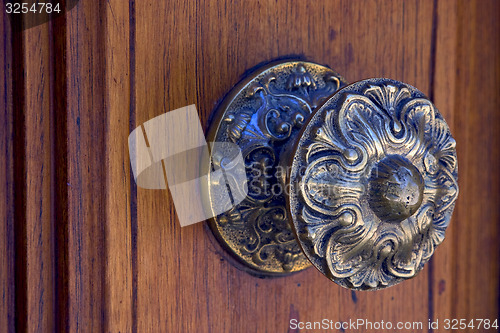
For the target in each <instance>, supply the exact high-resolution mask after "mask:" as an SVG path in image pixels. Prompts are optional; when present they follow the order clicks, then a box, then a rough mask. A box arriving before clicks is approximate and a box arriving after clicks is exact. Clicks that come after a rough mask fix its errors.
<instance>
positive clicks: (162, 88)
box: [0, 0, 500, 332]
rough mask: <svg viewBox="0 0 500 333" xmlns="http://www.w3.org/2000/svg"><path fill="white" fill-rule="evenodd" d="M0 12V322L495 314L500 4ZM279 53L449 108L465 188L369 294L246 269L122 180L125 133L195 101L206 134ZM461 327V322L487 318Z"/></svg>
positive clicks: (114, 6) (106, 323)
mask: <svg viewBox="0 0 500 333" xmlns="http://www.w3.org/2000/svg"><path fill="white" fill-rule="evenodd" d="M1 16H2V21H1V23H0V29H1V30H2V33H1V34H0V36H1V37H0V38H2V40H1V45H2V48H1V50H2V51H1V52H0V54H1V56H0V69H1V70H2V75H1V80H0V97H1V99H0V105H1V112H0V127H1V130H0V150H1V151H2V153H1V155H0V156H1V157H0V198H1V200H0V219H1V221H2V223H1V224H0V295H1V297H0V331H1V332H10V331H15V330H17V331H30V332H32V331H39V332H50V331H54V330H56V331H69V332H80V331H81V332H98V331H106V332H296V331H299V330H298V329H294V328H293V327H291V326H290V320H291V319H298V320H300V321H303V322H307V321H310V322H312V321H321V320H323V319H328V320H332V321H334V322H349V320H357V319H365V320H369V321H372V322H380V321H382V320H383V321H384V322H392V323H394V325H396V323H397V322H422V323H423V328H422V329H418V328H414V329H410V330H408V331H414V332H415V331H426V332H427V331H436V332H437V331H443V324H444V321H445V319H466V320H467V323H469V321H470V320H471V319H488V320H491V321H492V322H493V320H495V319H497V318H498V317H499V274H500V265H499V262H500V241H499V240H500V238H499V236H500V227H499V221H500V216H499V214H500V210H499V208H498V207H499V204H500V200H499V195H500V176H499V169H500V155H499V154H500V148H499V144H500V126H499V125H500V123H499V120H500V119H499V118H500V111H499V109H500V2H498V1H495V0H476V1H474V0H469V1H453V0H433V1H432V0H430V1H427V0H422V1H399V0H394V1H389V0H379V1H375V0H374V1H371V0H366V1H361V0H339V1H326V0H325V1H322V0H321V1H320V0H318V1H305V0H304V1H288V0H283V1H282V0H276V1H275V0H272V1H271V0H261V1H257V0H256V1H253V0H252V1H239V0H231V1H225V0H217V1H208V0H207V1H185V0H169V1H154V0H141V1H135V0H130V1H124V0H108V1H102V2H99V1H80V2H79V3H78V4H77V5H76V6H75V7H74V8H73V9H71V10H70V11H69V12H68V13H67V14H66V15H64V16H61V17H59V18H57V19H54V20H52V21H50V22H48V23H45V24H41V25H38V26H35V27H32V28H30V29H28V30H25V31H22V32H16V31H13V30H12V28H11V26H10V22H9V20H8V19H7V17H6V14H5V11H2V14H1ZM285 56H299V57H302V58H304V59H307V60H311V61H315V62H318V63H322V64H328V65H329V66H331V67H332V68H334V69H335V70H336V71H338V72H339V73H341V74H342V75H343V76H344V77H346V78H347V80H349V81H351V82H352V81H356V80H360V79H364V78H370V77H390V78H393V79H396V80H400V81H404V82H407V83H409V84H411V85H414V86H416V87H418V88H419V89H420V90H421V91H423V92H424V93H425V94H427V95H428V96H429V97H430V98H431V99H432V100H433V101H434V102H435V104H436V105H437V107H438V108H439V110H440V111H441V113H442V114H443V115H444V117H445V118H446V120H447V122H448V124H449V125H450V127H451V130H452V133H453V134H454V137H455V138H456V141H457V153H458V158H459V184H460V195H459V198H458V202H457V205H456V209H455V212H454V215H453V218H452V221H451V224H450V227H449V229H448V231H447V236H446V240H445V242H444V243H443V244H442V245H441V246H440V247H439V248H438V250H437V251H436V253H435V255H434V257H433V258H432V260H431V261H430V263H429V264H428V265H427V266H426V267H425V269H424V270H423V271H422V272H421V273H420V274H419V275H418V276H417V277H415V278H414V279H412V280H409V281H407V282H404V283H402V284H399V285H397V286H394V287H392V288H389V289H386V290H382V291H376V292H354V291H350V290H347V289H343V288H341V287H339V286H337V285H335V284H333V283H331V282H330V281H329V280H328V279H326V278H325V277H323V276H322V275H321V274H320V273H319V272H317V271H316V270H315V269H314V268H311V269H308V270H306V271H304V272H301V273H299V274H295V275H291V276H288V277H284V278H275V279H258V278H255V277H253V276H250V275H248V274H247V273H245V272H242V271H240V270H238V269H236V268H235V267H234V266H233V265H232V264H231V263H230V262H229V261H228V260H226V259H227V255H226V254H224V253H222V252H221V250H220V248H219V247H218V245H217V244H216V243H214V241H213V240H212V238H211V237H210V231H209V229H208V228H207V226H206V223H198V224H195V225H192V226H188V227H184V228H181V227H180V225H179V222H178V220H177V218H176V213H175V210H174V206H173V203H172V198H171V196H170V193H169V192H168V191H165V190H143V189H139V188H137V187H136V185H135V182H134V181H133V177H132V176H131V171H130V162H129V157H128V146H127V137H128V135H129V133H130V132H131V131H132V130H133V129H134V128H136V127H137V126H139V125H140V124H142V123H143V122H145V121H147V120H149V119H151V118H153V117H155V116H158V115H160V114H163V113H165V112H168V111H169V110H174V109H176V108H179V107H182V106H186V105H189V104H196V106H197V108H198V111H199V116H200V118H201V120H202V124H203V128H204V130H207V128H208V125H209V123H208V119H209V115H210V113H211V112H212V110H213V109H214V107H215V105H216V104H217V102H218V101H220V99H221V98H222V97H223V96H224V94H225V93H226V92H227V91H228V90H229V89H230V88H231V87H232V86H233V85H234V84H235V83H237V82H238V80H239V79H240V78H241V77H242V75H244V73H245V71H246V70H248V69H250V68H252V67H255V66H257V65H258V64H259V63H262V62H267V61H270V60H273V59H276V58H278V57H285ZM429 320H431V321H436V320H439V325H440V328H439V329H437V330H436V329H434V330H433V329H429V328H428V321H429ZM499 324H500V323H499ZM475 325H476V329H475V330H472V329H471V328H469V329H466V330H462V331H474V332H476V331H494V330H485V328H484V325H483V327H482V328H481V329H478V328H477V322H476V323H475ZM345 331H347V332H349V331H353V330H351V329H350V328H348V329H346V330H345ZM401 331H404V330H401Z"/></svg>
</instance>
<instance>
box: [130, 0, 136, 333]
mask: <svg viewBox="0 0 500 333" xmlns="http://www.w3.org/2000/svg"><path fill="white" fill-rule="evenodd" d="M135 22H136V19H135V0H129V52H130V55H129V67H128V69H129V74H130V81H129V83H130V105H129V110H128V111H129V112H128V117H129V130H128V133H132V131H133V130H134V129H135V128H136V127H137V121H136V119H137V117H136V109H135V103H136V92H135V91H136V90H135V43H136V41H135V31H136V23H135ZM129 170H130V169H129ZM128 179H129V184H130V206H129V208H130V231H131V239H130V242H131V244H130V245H131V246H130V247H131V250H130V252H131V253H130V255H131V270H132V333H137V293H138V290H137V289H138V288H137V278H138V271H137V227H138V226H137V185H136V183H135V180H134V177H133V174H132V173H131V172H130V171H129V178H128Z"/></svg>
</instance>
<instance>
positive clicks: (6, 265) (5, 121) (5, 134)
mask: <svg viewBox="0 0 500 333" xmlns="http://www.w3.org/2000/svg"><path fill="white" fill-rule="evenodd" d="M0 17H1V18H2V19H1V21H2V22H1V23H0V30H1V31H0V38H1V39H0V43H1V45H2V51H3V52H2V53H1V54H0V71H1V72H0V73H1V75H0V97H1V99H0V105H1V106H0V151H1V153H0V221H2V223H0V294H1V295H2V296H1V298H0V331H2V332H12V331H13V330H14V327H15V324H14V318H15V288H14V281H15V280H14V270H15V263H14V262H15V258H14V253H15V251H14V181H13V179H14V168H13V140H12V138H13V121H14V119H13V103H12V92H13V90H12V79H13V77H12V30H11V28H10V23H9V21H8V19H7V14H5V12H4V11H2V12H1V13H0Z"/></svg>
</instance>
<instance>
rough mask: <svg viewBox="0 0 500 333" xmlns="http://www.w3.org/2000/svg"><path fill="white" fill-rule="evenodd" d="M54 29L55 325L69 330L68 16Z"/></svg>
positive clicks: (58, 22)
mask: <svg viewBox="0 0 500 333" xmlns="http://www.w3.org/2000/svg"><path fill="white" fill-rule="evenodd" d="M49 24H50V29H51V52H52V53H51V61H52V73H51V81H50V82H51V89H50V90H51V99H52V108H51V109H52V113H51V121H52V129H53V132H52V145H51V149H52V170H53V175H52V199H53V202H52V210H53V223H52V224H53V228H54V237H53V242H54V283H55V286H56V288H55V295H54V296H55V305H54V311H55V327H56V330H57V331H58V332H68V331H69V321H68V318H69V316H68V314H69V310H68V309H69V295H68V290H69V277H68V270H69V261H68V252H69V249H68V205H69V203H68V156H67V152H68V141H67V139H68V130H69V129H68V127H67V77H66V52H67V50H66V16H65V15H62V16H60V17H59V18H57V19H55V20H53V21H52V22H50V23H49Z"/></svg>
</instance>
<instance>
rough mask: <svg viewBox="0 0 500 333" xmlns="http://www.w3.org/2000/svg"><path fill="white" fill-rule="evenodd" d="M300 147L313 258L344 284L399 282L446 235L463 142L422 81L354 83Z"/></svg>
mask: <svg viewBox="0 0 500 333" xmlns="http://www.w3.org/2000/svg"><path fill="white" fill-rule="evenodd" d="M366 82H368V83H366ZM296 154H297V155H298V156H299V158H296V159H295V161H294V162H293V166H292V172H291V179H290V181H291V184H292V191H291V196H290V208H291V213H292V218H293V220H294V224H295V227H296V230H297V231H298V233H299V235H300V237H301V242H302V244H303V247H304V250H305V253H306V254H307V256H308V257H309V259H310V260H311V261H312V262H313V264H314V265H315V266H316V267H317V268H318V269H320V270H321V271H322V272H323V273H325V274H326V275H327V276H329V277H330V278H331V279H332V280H334V281H335V282H337V283H338V284H340V285H342V286H344V287H349V288H354V289H380V288H384V287H387V286H391V285H394V284H396V283H398V282H401V281H402V280H404V279H407V278H410V277H413V276H414V275H415V274H416V273H418V272H419V271H420V270H421V269H422V268H423V266H424V264H425V263H426V262H427V261H428V260H429V258H430V257H431V255H432V254H433V252H434V250H435V248H436V246H437V245H439V244H440V243H441V242H442V241H443V239H444V235H445V229H446V228H447V226H448V223H449V220H450V217H451V214H452V211H453V207H454V202H455V200H456V198H457V195H458V184H457V158H456V152H455V140H454V139H453V138H452V136H451V134H450V131H449V129H448V126H447V124H446V122H445V121H444V119H443V118H442V116H441V115H440V113H439V112H438V111H437V110H436V108H435V107H434V105H433V104H432V103H431V102H430V101H429V100H427V99H426V98H425V96H424V95H423V94H422V93H420V92H419V91H418V90H416V89H415V88H413V87H411V86H409V85H405V84H402V83H400V82H397V81H392V80H387V79H373V80H367V81H362V82H359V83H357V84H354V85H352V86H349V87H347V88H345V89H344V90H343V91H342V92H340V93H338V94H336V95H335V96H334V97H333V98H331V99H330V100H329V101H327V102H326V103H325V104H324V105H323V106H322V107H321V108H320V109H319V110H318V111H317V112H316V113H315V115H314V116H313V118H312V119H311V121H310V122H309V124H308V125H307V128H306V129H305V131H304V134H303V135H302V137H301V139H300V141H299V144H298V147H297V153H296ZM297 155H296V156H297ZM301 167H305V172H303V174H302V173H300V172H298V170H299V169H300V168H301ZM294 193H297V194H294Z"/></svg>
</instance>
